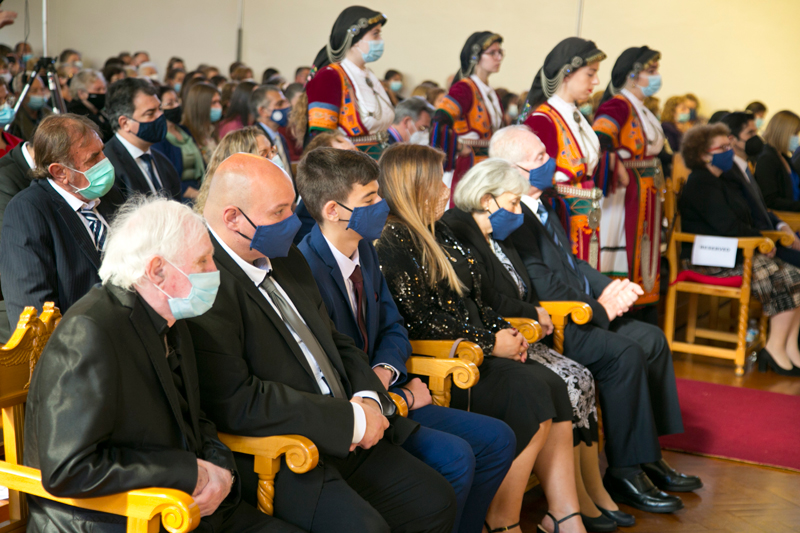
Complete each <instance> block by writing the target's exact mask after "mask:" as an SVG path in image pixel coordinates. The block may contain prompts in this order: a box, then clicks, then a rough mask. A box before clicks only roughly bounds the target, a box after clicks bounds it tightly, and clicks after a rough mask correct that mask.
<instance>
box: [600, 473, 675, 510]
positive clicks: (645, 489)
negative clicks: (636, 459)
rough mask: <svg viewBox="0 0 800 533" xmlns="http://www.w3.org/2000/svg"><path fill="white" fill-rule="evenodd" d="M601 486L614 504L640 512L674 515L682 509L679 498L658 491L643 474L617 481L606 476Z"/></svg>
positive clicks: (612, 477)
mask: <svg viewBox="0 0 800 533" xmlns="http://www.w3.org/2000/svg"><path fill="white" fill-rule="evenodd" d="M603 485H605V487H606V490H607V491H608V493H609V494H610V495H611V498H612V499H613V500H614V501H615V502H617V503H624V504H626V505H630V506H631V507H633V508H635V509H639V510H640V511H647V512H648V513H674V512H675V511H677V510H678V509H683V502H682V501H681V499H680V498H678V497H677V496H672V495H670V494H667V493H666V492H661V491H660V490H658V488H657V487H656V486H655V485H653V482H652V481H650V478H648V477H647V474H645V473H644V472H639V473H638V474H636V475H635V476H634V477H633V478H632V479H619V478H616V477H614V476H611V475H608V474H606V475H605V477H604V478H603Z"/></svg>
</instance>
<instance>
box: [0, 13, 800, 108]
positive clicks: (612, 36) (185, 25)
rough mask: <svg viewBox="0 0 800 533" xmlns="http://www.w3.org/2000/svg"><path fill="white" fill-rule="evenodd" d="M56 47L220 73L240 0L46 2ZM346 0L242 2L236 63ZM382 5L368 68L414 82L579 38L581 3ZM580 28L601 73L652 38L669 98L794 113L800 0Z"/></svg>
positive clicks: (254, 57) (528, 60)
mask: <svg viewBox="0 0 800 533" xmlns="http://www.w3.org/2000/svg"><path fill="white" fill-rule="evenodd" d="M48 3H49V18H50V21H51V24H50V31H49V36H50V53H51V54H57V53H58V52H60V51H61V50H62V49H63V48H66V47H70V48H76V49H78V50H80V51H81V52H83V54H84V61H85V62H86V63H87V64H88V65H94V66H98V65H99V66H102V63H103V62H104V60H105V59H106V58H107V57H108V56H110V55H114V54H117V53H119V51H121V50H127V51H130V52H134V51H136V50H138V49H145V50H148V51H149V52H150V55H151V57H152V58H153V59H154V60H155V61H156V62H157V63H158V64H159V65H161V66H162V68H163V66H164V65H165V64H166V62H167V60H168V59H169V57H170V56H172V55H177V56H181V57H183V58H184V59H186V61H187V62H188V66H189V68H194V67H195V66H196V65H197V64H198V63H200V62H207V63H211V64H215V65H217V66H218V67H219V68H220V69H222V70H227V66H228V65H229V64H230V63H231V62H232V61H233V60H234V59H235V55H236V27H237V20H238V5H239V1H238V0H49V2H48ZM352 3H355V2H353V1H352V0H280V1H279V0H244V4H245V25H244V35H245V38H244V58H243V59H244V61H245V62H246V63H248V64H249V65H251V66H252V67H253V68H254V69H255V70H256V73H257V77H260V72H261V71H263V69H264V68H266V67H270V66H274V67H276V68H278V69H279V70H280V71H281V72H282V73H283V74H284V76H286V77H291V76H292V75H293V73H294V69H295V68H296V67H297V66H299V65H301V64H306V65H307V64H309V63H310V62H311V61H312V60H313V59H314V56H315V55H316V53H317V51H318V50H319V49H320V48H321V47H322V45H323V44H324V43H325V41H326V39H327V37H328V34H329V33H330V28H331V26H332V25H333V21H334V20H335V18H336V16H337V15H338V14H339V12H340V11H341V10H342V9H343V8H344V7H347V6H348V5H351V4H352ZM358 3H361V4H366V5H369V6H370V7H372V8H373V9H377V10H382V11H383V12H384V13H385V14H386V15H387V17H388V19H389V22H388V24H387V26H386V29H385V31H384V38H385V40H386V52H385V54H384V57H383V58H382V59H381V60H380V61H378V62H377V63H374V64H373V70H375V72H376V73H377V74H378V75H379V76H381V75H383V73H384V72H385V71H386V70H387V69H389V68H394V69H398V70H400V71H402V72H404V73H406V74H407V76H408V78H409V82H410V83H409V85H413V84H414V83H415V82H419V81H421V80H422V79H426V78H431V79H434V80H437V81H439V82H440V83H441V82H444V80H445V78H446V77H447V76H448V75H449V74H452V73H453V72H455V70H456V69H457V68H458V54H459V52H460V50H461V47H462V46H463V43H464V41H465V40H466V38H467V37H468V36H469V34H470V33H471V32H473V31H476V30H491V31H494V32H497V33H500V34H502V35H503V36H504V37H505V43H504V47H505V49H506V51H507V56H506V59H505V61H504V63H503V68H502V70H501V72H500V73H499V74H497V75H496V76H494V77H493V78H492V84H493V85H494V86H496V87H500V86H503V87H507V88H509V89H511V90H514V91H521V90H525V89H527V88H528V87H529V85H530V83H531V79H532V77H533V74H534V73H535V72H536V70H537V69H538V68H539V66H541V63H542V62H543V60H544V56H545V55H546V54H547V52H548V51H549V50H550V49H551V48H552V47H553V46H554V45H555V44H556V43H557V42H558V41H560V40H561V39H563V38H564V37H568V36H570V35H574V34H575V27H576V15H577V4H578V0H401V1H399V2H398V1H397V0H391V1H390V0H358ZM584 4H585V8H584V19H583V36H584V37H587V38H591V39H593V40H594V41H595V42H596V43H597V44H598V45H599V46H600V48H601V49H602V50H604V51H605V52H606V53H607V54H608V56H609V59H608V60H606V61H605V62H604V63H603V66H602V68H601V71H600V76H601V86H605V85H606V84H607V83H608V79H609V73H610V70H611V67H612V66H613V63H614V61H615V60H616V57H617V56H618V55H619V54H620V53H621V52H622V50H624V49H625V48H626V47H628V46H639V45H643V44H647V45H648V46H650V47H651V48H655V49H657V50H660V51H661V52H662V55H663V60H662V63H661V65H662V66H661V71H662V74H663V77H664V88H663V89H662V91H661V93H660V94H659V96H660V97H661V98H662V100H663V99H665V98H667V97H669V96H671V95H674V94H679V93H684V92H687V91H692V92H695V93H696V94H697V95H698V96H699V97H700V98H701V100H702V102H703V107H704V109H703V112H704V113H705V114H706V115H710V114H711V113H712V112H713V111H715V110H718V109H734V108H737V109H740V108H742V107H744V105H746V104H747V103H748V102H749V101H751V100H753V99H761V100H763V101H764V102H765V103H766V104H767V105H768V106H769V108H770V111H771V112H774V111H777V110H779V109H782V108H790V109H794V110H795V111H799V112H800V95H799V94H798V87H800V69H798V68H797V67H796V63H797V59H796V57H797V56H796V51H798V50H800V31H798V29H797V21H798V20H800V1H798V0H766V1H762V2H753V1H752V0H639V2H633V1H632V0H585V1H584ZM23 5H24V3H23V0H6V1H5V2H4V3H3V8H4V9H11V10H15V11H17V12H19V13H20V18H18V19H17V23H16V24H15V25H13V26H8V27H6V28H3V29H2V30H0V42H5V43H7V44H10V45H13V44H14V43H16V42H17V41H18V40H21V38H22V35H23V21H22V17H23V15H22V13H23ZM30 15H31V32H30V37H29V41H30V42H31V43H32V45H33V46H34V50H35V51H36V52H37V53H39V52H41V2H40V0H31V2H30Z"/></svg>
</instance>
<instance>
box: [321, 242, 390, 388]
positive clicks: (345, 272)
mask: <svg viewBox="0 0 800 533" xmlns="http://www.w3.org/2000/svg"><path fill="white" fill-rule="evenodd" d="M322 236H323V237H324V238H325V242H327V243H328V247H329V248H330V249H331V253H332V254H333V258H334V259H336V264H337V265H339V271H340V272H341V273H342V277H343V278H344V286H345V288H346V289H347V298H348V300H349V301H350V309H351V310H352V311H353V317H354V318H355V319H356V324H358V315H357V313H358V296H357V295H356V288H355V286H354V285H353V281H352V280H351V279H350V276H352V275H353V271H354V270H355V269H356V267H357V266H361V261H360V260H359V256H358V248H356V251H355V252H354V253H353V255H352V256H351V257H347V256H346V255H344V254H343V253H342V252H340V251H339V249H338V248H337V247H336V246H334V245H333V243H332V242H331V241H329V240H328V238H327V237H325V234H324V233H323V234H322ZM365 351H366V350H365ZM377 366H381V367H388V368H389V369H391V371H392V381H391V382H390V383H389V385H393V384H394V382H395V381H397V378H398V377H399V376H400V373H399V372H398V371H397V369H396V368H395V367H393V366H392V365H388V364H380V365H373V367H372V368H375V367H377Z"/></svg>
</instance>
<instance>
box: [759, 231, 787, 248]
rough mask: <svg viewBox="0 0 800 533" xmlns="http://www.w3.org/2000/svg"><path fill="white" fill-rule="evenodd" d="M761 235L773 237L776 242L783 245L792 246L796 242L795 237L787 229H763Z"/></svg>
mask: <svg viewBox="0 0 800 533" xmlns="http://www.w3.org/2000/svg"><path fill="white" fill-rule="evenodd" d="M761 235H763V236H764V237H768V238H770V239H772V241H773V242H774V243H775V244H780V245H781V246H791V245H792V243H793V242H794V237H793V236H792V235H789V234H788V233H786V232H785V231H780V230H775V231H762V232H761Z"/></svg>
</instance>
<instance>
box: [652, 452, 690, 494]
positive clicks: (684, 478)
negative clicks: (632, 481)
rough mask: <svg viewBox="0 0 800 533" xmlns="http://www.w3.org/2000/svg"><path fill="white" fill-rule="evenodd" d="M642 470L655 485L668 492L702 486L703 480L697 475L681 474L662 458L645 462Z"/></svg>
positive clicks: (686, 490)
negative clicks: (652, 461)
mask: <svg viewBox="0 0 800 533" xmlns="http://www.w3.org/2000/svg"><path fill="white" fill-rule="evenodd" d="M642 470H644V473H645V474H647V477H649V478H650V481H652V482H653V483H654V484H655V486H656V487H658V488H659V489H661V490H668V491H670V492H691V491H693V490H697V489H699V488H701V487H702V486H703V482H702V481H700V478H699V477H697V476H688V475H686V474H681V473H680V472H678V471H677V470H675V469H674V468H672V467H671V466H669V465H668V464H667V462H666V461H665V460H664V459H660V460H658V461H656V462H655V463H645V464H643V465H642Z"/></svg>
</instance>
